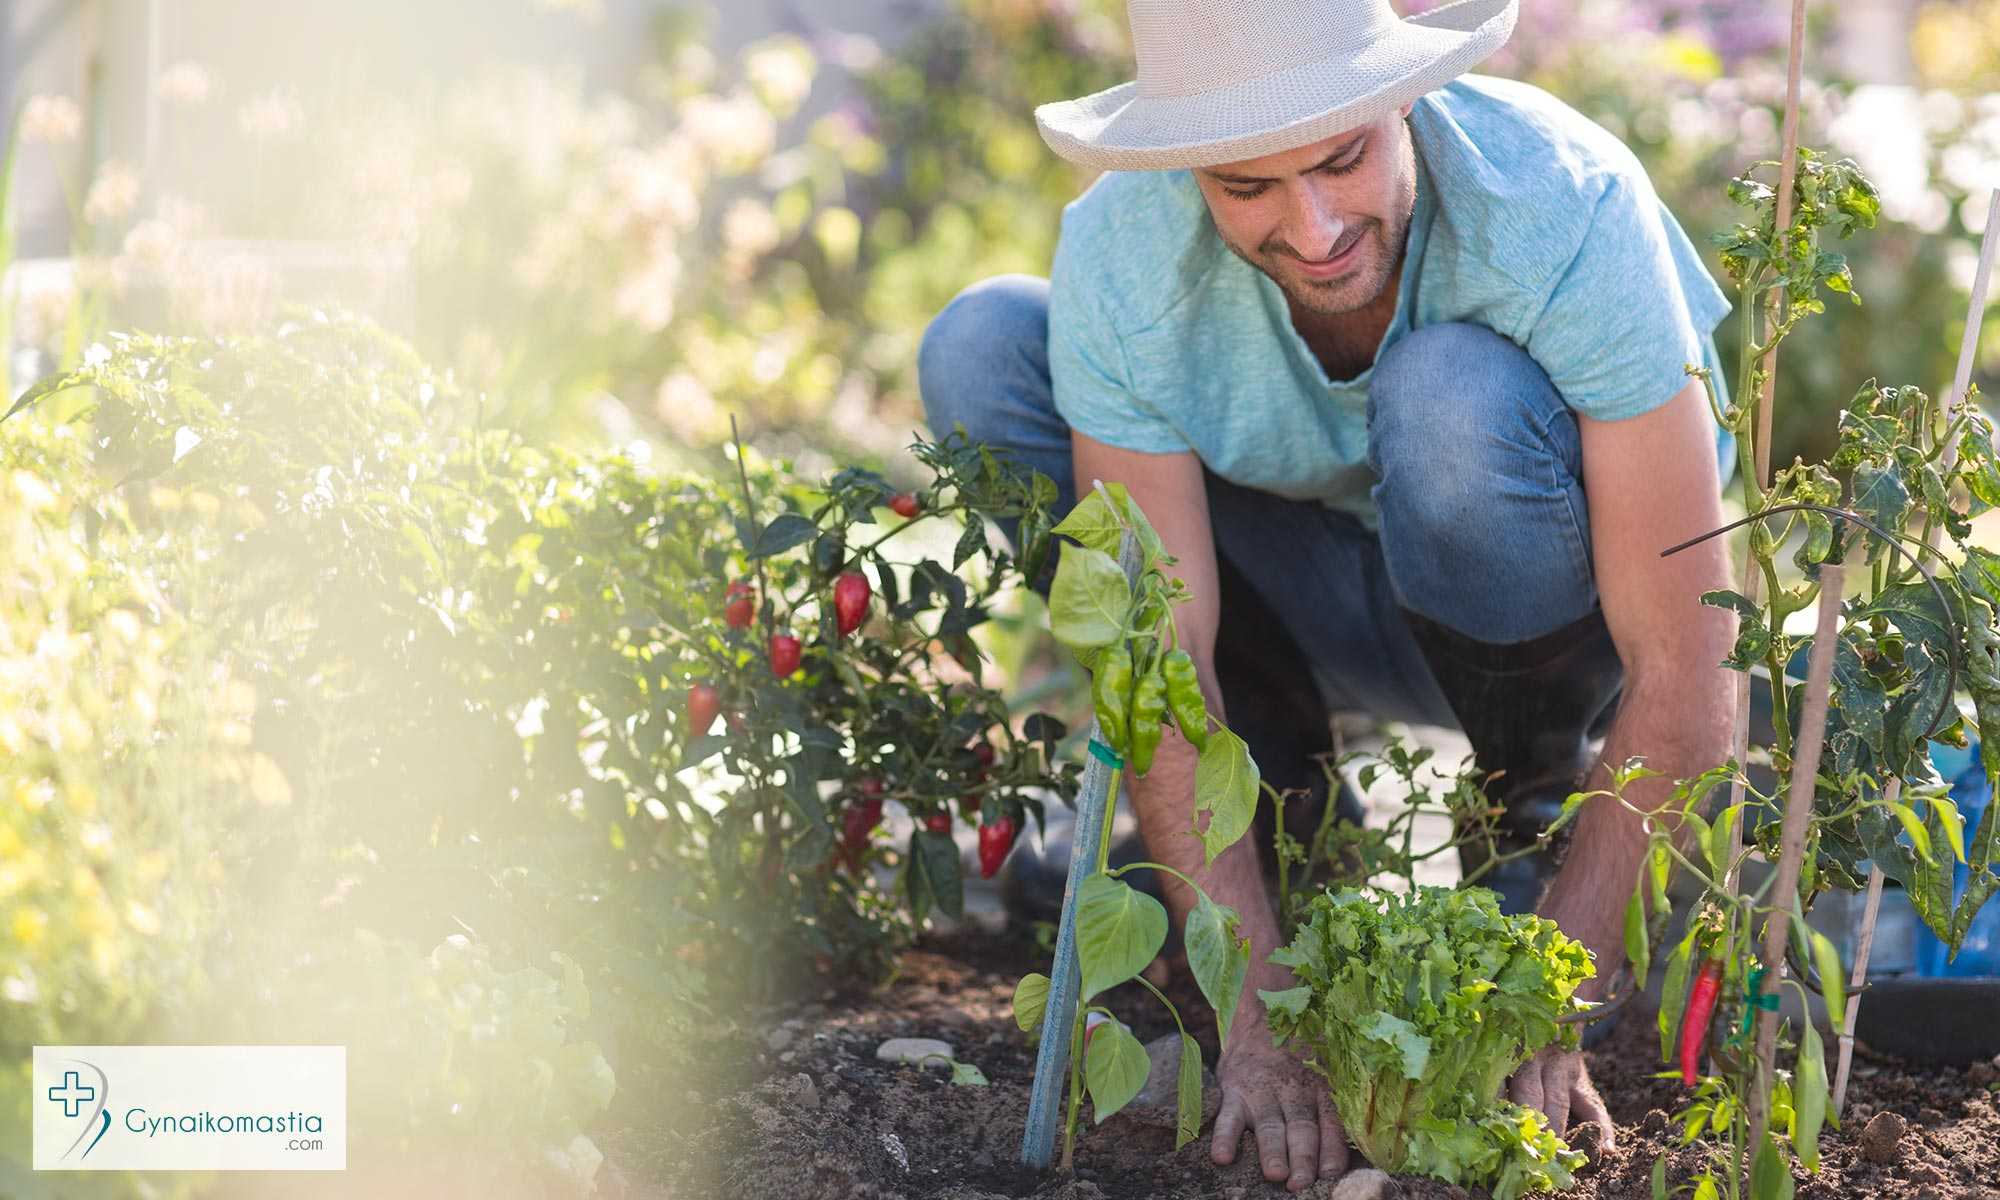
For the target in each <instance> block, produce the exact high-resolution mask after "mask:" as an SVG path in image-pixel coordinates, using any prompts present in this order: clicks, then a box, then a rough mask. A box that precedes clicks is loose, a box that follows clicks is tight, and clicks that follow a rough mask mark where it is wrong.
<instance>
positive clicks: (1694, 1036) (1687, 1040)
mask: <svg viewBox="0 0 2000 1200" xmlns="http://www.w3.org/2000/svg"><path fill="white" fill-rule="evenodd" d="M1721 992H1722V956H1721V955H1720V954H1716V955H1711V956H1710V957H1708V958H1705V959H1703V960H1702V963H1701V968H1700V969H1699V970H1697V971H1696V972H1695V976H1694V986H1693V988H1691V989H1690V990H1689V991H1688V1002H1687V1011H1686V1012H1685V1013H1683V1014H1682V1015H1681V1082H1682V1083H1685V1084H1687V1085H1688V1086H1689V1087H1693V1086H1694V1077H1695V1068H1696V1067H1697V1066H1699V1065H1700V1064H1701V1052H1702V1050H1703V1049H1704V1048H1705V1047H1706V1046H1707V1045H1708V1022H1709V1019H1710V1018H1711V1017H1713V1016H1714V1015H1715V999H1716V997H1717V996H1718V995H1720V994H1721Z"/></svg>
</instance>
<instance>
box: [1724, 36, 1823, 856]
mask: <svg viewBox="0 0 2000 1200" xmlns="http://www.w3.org/2000/svg"><path fill="white" fill-rule="evenodd" d="M1805 31H1806V4H1805V0H1792V44H1791V50H1790V51H1789V53H1788V54H1787V57H1786V66H1785V123H1784V126H1783V134H1782V136H1781V137H1780V139H1779V144H1780V149H1779V152H1778V208H1777V212H1776V213H1775V214H1774V216H1775V221H1774V223H1773V225H1772V229H1773V230H1782V229H1786V228H1789V227H1790V226H1791V223H1792V193H1793V190H1794V188H1795V187H1796V181H1797V179H1798V158H1799V71H1800V67H1801V65H1802V62H1803V60H1804V57H1805V40H1806V33H1805ZM1783 297H1784V289H1783V288H1775V289H1773V290H1772V292H1771V298H1770V299H1769V300H1768V301H1766V303H1765V311H1764V325H1765V330H1766V336H1767V337H1768V336H1769V331H1770V330H1771V329H1775V328H1776V327H1777V325H1778V321H1779V320H1780V318H1781V317H1782V315H1783V314H1782V313H1781V311H1780V308H1781V302H1782V299H1783ZM1777 384H1778V348H1777V347H1776V346H1773V347H1771V349H1770V352H1769V353H1768V354H1766V355H1765V357H1764V386H1763V387H1761V388H1759V389H1758V390H1757V419H1756V423H1755V425H1754V426H1753V428H1754V431H1755V434H1754V437H1755V440H1754V443H1753V444H1752V447H1751V449H1752V451H1753V459H1754V467H1755V472H1756V477H1755V478H1754V479H1753V480H1747V481H1745V482H1746V486H1745V489H1744V491H1745V496H1746V500H1747V498H1748V496H1749V495H1751V494H1753V493H1754V494H1757V495H1761V494H1763V491H1764V489H1765V488H1767V487H1769V486H1770V482H1771V397H1772V395H1773V393H1774V392H1775V391H1776V389H1777ZM1737 590H1738V591H1740V592H1742V593H1743V596H1744V598H1745V599H1746V600H1748V601H1749V602H1750V603H1751V604H1756V603H1757V599H1758V597H1759V595H1761V594H1762V593H1763V590H1764V576H1763V575H1762V573H1760V572H1759V571H1758V569H1757V558H1756V556H1755V555H1753V554H1751V553H1750V552H1749V550H1748V549H1747V548H1746V549H1745V550H1744V554H1743V582H1742V586H1741V587H1739V588H1738V589H1737ZM1772 632H1774V633H1775V632H1777V631H1776V630H1773V631H1772ZM1779 670H1780V675H1779V678H1776V679H1773V680H1772V681H1771V687H1772V688H1773V690H1775V691H1777V692H1778V693H1779V694H1780V695H1782V694H1783V692H1784V687H1785V680H1784V678H1783V666H1782V664H1781V665H1780V668H1779ZM1730 753H1731V755H1732V756H1733V757H1734V758H1735V759H1736V765H1737V768H1738V770H1739V771H1740V770H1741V769H1742V768H1743V767H1744V765H1745V764H1746V763H1747V762H1748V761H1749V757H1750V673H1749V672H1748V671H1745V672H1744V673H1743V674H1742V676H1741V677H1740V678H1738V679H1737V681H1736V740H1735V743H1734V744H1733V745H1732V746H1731V747H1730ZM1742 802H1743V782H1742V780H1740V779H1738V780H1736V781H1735V782H1732V783H1731V784H1730V785H1729V803H1730V806H1731V807H1734V806H1735V805H1737V804H1740V803H1742ZM1743 832H1744V831H1743V830H1742V828H1740V827H1739V828H1738V830H1737V835H1736V836H1737V847H1738V848H1740V847H1741V845H1742V836H1743ZM1730 859H1731V861H1732V862H1735V861H1740V856H1738V855H1736V854H1733V853H1732V854H1731V855H1730ZM1722 886H1723V888H1724V890H1725V891H1727V892H1728V893H1729V894H1731V895H1733V894H1735V892H1736V873H1735V870H1734V869H1733V868H1732V869H1731V871H1730V874H1729V875H1728V877H1726V878H1725V879H1723V881H1722Z"/></svg>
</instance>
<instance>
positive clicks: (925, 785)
mask: <svg viewBox="0 0 2000 1200" xmlns="http://www.w3.org/2000/svg"><path fill="white" fill-rule="evenodd" d="M911 449H912V452H913V454H914V455H915V456H916V458H917V460H918V461H919V462H921V463H922V464H923V465H924V466H925V467H926V468H928V469H929V471H930V472H931V474H932V476H933V478H932V482H931V483H930V484H928V485H926V486H925V487H923V488H921V489H919V490H917V491H901V490H898V489H897V488H895V487H893V486H892V485H891V484H890V483H889V482H888V481H887V480H886V479H885V478H884V477H882V476H881V475H879V474H877V473H876V472H873V471H870V470H865V469H862V468H858V467H850V468H846V469H844V470H841V471H839V472H838V473H836V474H835V475H834V476H833V477H832V478H831V479H829V480H828V481H827V482H826V484H825V485H824V486H823V487H820V488H806V487H803V486H799V485H796V484H792V485H789V486H779V487H777V488H775V489H773V491H775V493H776V494H771V492H768V491H767V493H766V494H764V495H762V496H759V495H757V494H756V492H755V491H754V489H753V488H752V487H751V483H750V479H749V476H748V474H747V472H740V473H739V478H738V484H739V489H738V490H739V494H738V496H736V497H733V498H731V501H730V507H731V508H732V509H734V514H733V519H732V521H731V522H730V523H729V527H733V533H734V536H733V537H721V538H709V539H706V540H690V541H685V542H683V543H682V544H681V545H679V546H677V547H676V548H675V551H674V552H675V553H676V554H679V555H681V556H684V557H686V558H688V559H689V560H690V561H689V563H688V564H687V565H688V566H689V568H690V573H692V574H695V575H697V576H699V577H705V578H707V579H708V580H709V581H710V582H709V589H710V590H711V591H712V593H713V599H712V600H711V601H710V602H709V604H708V605H707V606H706V607H707V608H708V613H707V615H706V616H703V615H702V614H701V613H700V611H699V608H700V606H699V605H696V606H691V607H692V608H693V609H694V611H691V612H690V613H688V614H687V617H688V619H686V621H685V624H684V626H683V627H684V629H685V636H684V637H683V638H681V639H680V641H679V647H680V653H679V654H678V655H677V661H676V662H675V664H674V666H673V668H672V669H673V671H674V672H675V674H676V675H677V676H678V677H679V678H680V680H681V686H682V687H683V688H684V689H685V691H684V695H685V698H686V699H685V703H684V705H683V706H682V711H681V716H682V718H683V719H682V720H681V721H680V722H678V723H677V724H676V726H675V728H674V732H673V736H674V740H675V741H676V742H677V743H678V755H677V759H676V764H675V765H676V769H677V771H684V770H686V769H687V768H689V767H694V766H697V765H700V764H708V765H710V766H711V767H713V766H720V767H721V768H722V769H723V770H725V771H726V772H727V773H728V774H729V775H730V776H733V777H734V778H735V780H737V781H739V782H737V783H736V784H735V785H734V786H733V787H732V788H731V789H730V793H731V794H730V799H729V801H728V804H727V805H726V807H724V808H723V809H722V810H721V811H720V812H719V813H716V814H714V816H713V817H712V818H711V819H710V820H708V821H705V822H703V823H704V824H705V825H707V826H708V836H709V837H710V838H711V839H712V840H711V850H712V851H713V852H714V858H715V862H716V865H717V869H718V872H719V876H720V877H719V879H718V884H719V885H720V886H726V887H728V888H729V889H730V892H731V894H732V895H734V896H736V897H737V898H738V899H739V900H740V901H742V902H743V904H744V906H745V908H746V909H747V910H748V911H751V912H754V913H757V914H762V919H764V920H766V921H768V922H770V923H772V924H773V925H774V928H773V929H772V932H773V933H774V934H779V935H785V936H796V937H801V938H803V939H804V940H805V942H806V944H807V946H808V947H809V948H810V949H811V950H812V951H814V952H816V953H817V954H819V955H822V956H829V957H833V958H841V957H845V956H846V955H847V954H849V953H851V952H853V950H854V949H855V947H857V946H865V945H869V944H876V945H879V944H880V943H879V942H877V941H875V939H872V938H870V937H869V936H868V933H867V931H868V927H869V926H870V925H871V924H873V923H874V922H876V921H879V920H881V919H882V918H881V917H880V916H879V914H880V913H881V912H882V907H883V905H884V904H885V903H893V902H894V901H895V900H896V899H900V901H901V903H902V904H904V905H906V906H907V910H908V912H909V914H910V916H911V918H912V919H913V920H915V921H917V922H922V921H923V920H924V919H925V917H926V916H927V915H928V914H929V913H930V912H932V911H933V910H935V911H939V912H943V913H945V914H947V915H949V916H952V917H958V916H960V915H962V913H963V911H964V908H963V884H962V880H961V872H960V862H959V850H958V845H957V843H956V841H955V840H954V838H953V834H952V830H953V828H954V826H955V825H957V824H960V823H964V824H968V825H972V826H976V827H977V828H978V835H979V854H980V861H981V871H982V873H983V874H985V875H989V876H990V875H991V874H992V873H993V872H994V870H995V869H996V868H997V867H998V865H999V862H1000V860H1001V859H1002V858H1004V857H1005V856H1006V852H1007V851H1008V849H1010V848H1011V846H1012V844H1013V841H1014V839H1015V837H1017V836H1018V834H1019V831H1020V830H1021V828H1022V826H1023V824H1024V823H1025V820H1026V818H1027V816H1028V815H1029V814H1032V815H1033V816H1034V817H1035V819H1036V820H1037V821H1038V822H1039V821H1040V820H1041V818H1042V801H1041V800H1040V799H1038V798H1037V797H1036V795H1035V793H1036V792H1037V791H1041V790H1043V789H1051V790H1053V791H1054V793H1055V794H1056V795H1058V796H1060V797H1063V798H1065V799H1067V798H1068V797H1070V796H1073V795H1074V793H1075V788H1076V778H1077V776H1078V774H1079V773H1080V772H1079V770H1078V768H1076V767H1075V766H1074V765H1069V766H1063V765H1058V764H1057V763H1056V762H1055V761H1054V751H1055V747H1056V745H1057V743H1058V742H1059V741H1060V740H1061V739H1062V738H1063V737H1064V736H1065V734H1066V730H1065V728H1064V726H1063V724H1062V723H1061V722H1060V721H1058V720H1056V719H1055V718H1054V717H1051V716H1048V715H1046V714H1034V715H1032V716H1030V717H1028V718H1027V719H1025V720H1023V721H1020V722H1018V723H1017V722H1015V721H1014V720H1012V719H1011V716H1010V714H1009V712H1008V710H1007V708H1006V705H1005V703H1004V702H1003V700H1002V699H1001V697H1000V695H999V693H998V692H997V691H994V690H992V689H990V688H986V687H984V686H982V680H983V678H984V662H983V659H982V656H981V652H980V650H979V648H978V646H977V645H975V644H974V642H973V640H972V637H971V631H972V630H973V629H974V628H976V627H977V626H978V625H980V624H981V623H983V622H984V621H986V620H987V619H988V617H989V612H990V606H991V605H992V604H993V603H994V601H995V599H996V598H997V597H998V596H999V595H1000V594H1001V593H1002V591H1003V590H1004V589H1006V588H1008V587H1010V586H1013V585H1016V584H1018V583H1020V582H1021V581H1022V580H1024V579H1027V578H1033V577H1035V576H1036V575H1038V574H1039V573H1040V571H1041V569H1042V566H1043V564H1044V562H1045V561H1046V559H1047V556H1048V554H1049V552H1050V549H1051V546H1052V534H1051V532H1050V530H1049V525H1050V518H1049V515H1048V505H1049V504H1050V503H1051V502H1053V500H1054V499H1055V496H1056V491H1055V485H1054V484H1053V483H1052V482H1051V481H1050V480H1049V479H1048V478H1047V477H1046V476H1043V475H1040V474H1038V473H1035V472H1031V471H1027V470H1025V469H1022V468H1019V467H1017V466H1015V465H1014V464H1013V463H1011V462H1010V461H1009V460H1007V459H1006V458H1005V457H1004V454H1003V453H1001V452H996V451H993V450H991V449H989V448H987V447H985V446H983V445H981V444H979V443H976V442H973V441H971V440H970V439H969V438H967V436H966V435H965V433H964V431H963V429H962V428H961V429H957V430H954V431H953V432H952V433H950V434H947V435H946V436H945V437H944V438H942V439H941V440H939V441H937V442H926V441H921V440H920V441H918V442H917V443H915V444H914V445H913V446H912V447H911ZM739 461H740V456H739ZM718 499H719V497H718ZM882 509H887V510H888V512H887V513H886V514H884V513H881V512H879V510H882ZM773 510H775V511H773ZM1002 517H1012V518H1015V519H1017V520H1019V522H1020V527H1021V530H1022V545H1021V550H1020V554H1019V556H1018V557H1016V556H1015V555H1013V554H1010V553H1009V551H1008V550H1006V549H1005V548H1004V547H1002V546H1001V545H999V544H998V543H995V542H990V541H989V540H988V537H987V523H988V521H989V520H992V519H997V518H1002ZM882 518H886V520H884V519H882ZM960 522H962V528H961V529H959V530H958V531H957V533H956V534H955V536H954V537H953V538H952V551H951V556H950V558H949V560H948V563H947V562H946V561H944V560H940V559H934V558H930V557H925V556H923V555H921V554H919V555H916V556H914V557H912V556H910V555H908V554H905V555H903V556H902V557H900V558H899V557H896V556H895V553H894V552H895V550H896V546H895V545H892V544H891V543H892V542H895V541H897V540H898V539H900V540H901V543H904V544H907V543H910V542H912V541H913V540H914V539H913V538H912V537H911V536H910V533H911V531H913V530H917V529H919V528H920V527H924V526H928V527H929V528H930V529H932V530H936V529H939V528H946V529H949V528H950V525H951V524H952V523H960ZM982 559H983V560H984V564H985V567H986V569H985V570H984V571H983V572H981V573H980V574H979V576H978V577H977V578H976V579H973V580H971V581H968V575H969V574H970V573H968V572H962V570H961V569H962V568H964V567H966V565H967V564H968V563H972V562H974V561H975V560H982ZM718 617H719V618H720V619H717V618H718ZM940 653H941V655H942V656H943V657H948V658H949V659H951V660H952V661H954V662H956V664H957V665H958V668H959V669H960V671H961V672H962V676H963V677H961V678H957V679H953V678H949V677H947V675H946V674H945V673H943V672H940V671H939V670H937V669H936V667H935V665H934V661H933V660H934V659H936V658H938V657H939V656H940ZM718 714H720V715H721V717H722V718H723V719H722V720H721V721H719V722H718V720H717V717H718ZM1017 724H1018V728H1017ZM680 786H681V785H680V784H678V783H677V782H675V783H670V784H669V787H670V788H672V787H680ZM890 801H895V802H897V803H899V804H901V805H902V806H903V807H904V808H905V809H906V810H907V811H908V812H909V814H910V816H911V817H912V819H913V822H914V826H915V827H914V828H913V829H912V831H911V833H910V835H909V838H908V840H907V841H905V842H904V843H902V844H901V845H900V846H897V847H894V848H891V847H889V846H888V845H887V844H886V843H885V842H883V841H882V840H881V837H880V827H881V824H882V821H883V814H884V810H885V805H886V804H887V803H889V802H890ZM696 807H698V806H696ZM684 811H688V810H687V809H685V808H684ZM702 815H703V816H706V815H707V814H706V813H705V812H704V813H703V814H702ZM882 858H887V859H888V860H889V861H891V862H893V863H894V866H895V874H894V877H893V885H892V886H893V891H894V896H893V897H892V896H888V895H883V894H879V893H878V892H877V891H876V882H875V874H874V872H873V871H872V870H871V869H870V868H871V866H872V865H873V864H874V863H875V862H876V861H877V860H878V859H882ZM760 896H761V897H765V898H766V899H765V902H753V900H754V898H755V897H760ZM871 914H878V915H875V916H871ZM752 944H754V942H753V943H752ZM769 957H770V956H768V955H755V956H752V958H753V959H754V960H766V959H768V958H769Z"/></svg>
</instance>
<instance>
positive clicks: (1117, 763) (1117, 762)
mask: <svg viewBox="0 0 2000 1200" xmlns="http://www.w3.org/2000/svg"><path fill="white" fill-rule="evenodd" d="M1090 754H1091V757H1092V758H1095V759H1096V760H1097V761H1098V762H1101V763H1103V764H1104V765H1105V766H1107V767H1110V768H1112V769H1113V770H1123V769H1124V766H1125V760H1124V759H1122V758H1120V757H1118V752H1117V751H1116V750H1113V749H1112V748H1111V747H1109V746H1107V745H1105V744H1104V743H1103V742H1100V741H1098V740H1097V739H1096V738H1091V739H1090Z"/></svg>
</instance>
